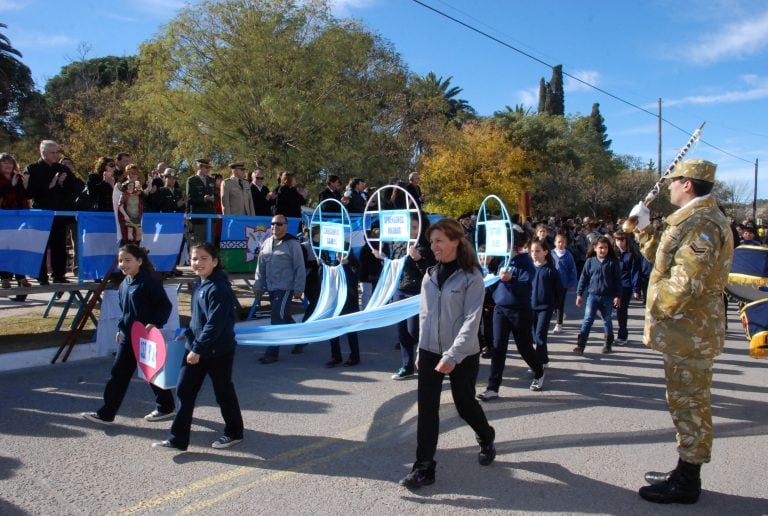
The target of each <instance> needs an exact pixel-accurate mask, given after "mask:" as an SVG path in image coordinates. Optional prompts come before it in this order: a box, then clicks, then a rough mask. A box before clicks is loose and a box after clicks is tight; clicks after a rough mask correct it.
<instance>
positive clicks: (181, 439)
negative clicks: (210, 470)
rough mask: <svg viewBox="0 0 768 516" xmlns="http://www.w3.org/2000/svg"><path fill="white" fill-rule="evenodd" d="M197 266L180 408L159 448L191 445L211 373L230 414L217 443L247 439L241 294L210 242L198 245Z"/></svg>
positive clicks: (225, 444) (222, 445)
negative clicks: (240, 361)
mask: <svg viewBox="0 0 768 516" xmlns="http://www.w3.org/2000/svg"><path fill="white" fill-rule="evenodd" d="M190 264H191V265H192V270H194V271H195V274H197V275H198V276H199V277H200V280H199V282H198V283H197V284H196V285H195V288H194V289H193V293H192V319H191V320H190V323H189V328H187V329H186V331H185V332H184V333H182V334H181V335H180V336H179V340H186V344H185V348H186V349H187V354H186V356H185V357H184V365H183V366H182V367H181V372H180V373H179V385H178V387H177V389H176V390H177V393H178V396H179V412H178V414H177V415H176V418H175V419H174V420H173V425H172V426H171V433H170V436H169V438H168V439H167V440H165V441H161V442H158V443H154V444H153V445H152V446H153V447H155V448H170V449H176V450H181V451H184V450H186V449H187V446H189V437H190V435H189V434H190V428H191V427H192V413H193V411H194V410H195V400H196V399H197V394H198V392H200V388H201V387H202V386H203V381H204V380H205V377H206V376H210V377H211V382H212V383H213V392H214V394H215V396H216V402H217V403H218V404H219V408H221V415H222V417H223V418H224V435H222V436H221V437H219V438H218V439H216V440H215V441H214V442H213V443H212V444H211V447H213V448H229V447H230V446H234V445H235V444H238V443H240V442H241V441H242V440H243V416H242V414H241V413H240V404H239V402H238V400H237V394H236V393H235V385H234V383H232V364H233V361H234V358H235V346H236V342H235V294H234V292H232V285H230V283H229V278H228V277H227V275H226V274H225V273H224V272H223V271H222V270H221V261H220V259H219V251H218V248H216V247H215V246H214V245H213V244H210V243H208V242H205V243H202V244H198V245H196V246H194V247H193V248H192V252H191V255H190Z"/></svg>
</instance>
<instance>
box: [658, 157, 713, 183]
mask: <svg viewBox="0 0 768 516" xmlns="http://www.w3.org/2000/svg"><path fill="white" fill-rule="evenodd" d="M716 170H717V165H715V164H714V163H712V162H711V161H707V160H703V159H689V160H686V161H683V162H682V163H681V164H680V165H678V166H677V167H675V168H674V169H672V171H671V172H670V173H669V176H668V177H669V179H676V178H678V177H687V178H689V179H701V180H702V181H708V182H710V183H714V182H715V171H716Z"/></svg>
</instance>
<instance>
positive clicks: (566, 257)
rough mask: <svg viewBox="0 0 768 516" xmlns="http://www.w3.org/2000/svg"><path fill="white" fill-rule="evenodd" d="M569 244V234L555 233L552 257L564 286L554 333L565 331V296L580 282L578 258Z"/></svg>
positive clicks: (557, 307)
mask: <svg viewBox="0 0 768 516" xmlns="http://www.w3.org/2000/svg"><path fill="white" fill-rule="evenodd" d="M567 245H568V235H566V234H565V233H564V232H560V233H558V234H557V235H555V249H554V250H553V251H552V254H551V256H552V259H553V260H554V261H555V268H556V269H557V272H558V274H559V275H560V283H561V284H562V286H563V292H562V296H560V302H559V303H558V305H557V306H556V307H555V309H556V310H557V322H556V323H555V328H554V329H553V330H552V333H560V332H562V331H563V315H564V314H565V297H566V295H567V294H568V289H569V288H574V287H575V286H576V284H577V282H578V279H579V278H578V274H577V273H576V260H575V259H574V258H573V254H572V253H571V251H569V250H568V248H567V247H566V246H567Z"/></svg>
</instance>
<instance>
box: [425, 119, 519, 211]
mask: <svg viewBox="0 0 768 516" xmlns="http://www.w3.org/2000/svg"><path fill="white" fill-rule="evenodd" d="M530 166H531V163H530V161H529V160H528V156H527V154H526V152H525V151H524V150H523V149H521V148H520V147H516V146H514V145H512V144H511V143H510V141H509V140H508V139H507V138H506V136H505V134H504V130H502V129H501V128H499V127H496V126H495V125H494V124H493V123H492V122H490V121H484V120H480V121H476V122H470V123H467V124H465V125H464V126H463V127H462V128H461V129H452V130H450V131H449V134H448V136H447V138H446V139H445V141H444V142H443V143H440V144H437V145H435V146H434V147H433V148H432V149H431V151H430V152H429V154H428V155H427V156H425V157H424V158H423V159H422V163H421V170H422V177H423V179H422V184H423V186H424V190H425V191H426V192H428V194H429V202H428V209H429V210H431V211H436V212H439V213H444V214H446V215H453V216H458V215H460V214H461V213H463V212H466V211H474V210H477V208H478V206H480V203H481V202H482V200H483V199H484V198H485V197H486V196H487V195H488V194H490V193H493V194H496V195H498V196H500V197H501V198H502V199H503V200H504V201H505V203H506V204H507V206H508V207H510V208H512V207H513V206H516V205H517V200H518V198H519V196H520V193H522V192H524V191H527V189H528V187H529V176H528V170H529V169H530Z"/></svg>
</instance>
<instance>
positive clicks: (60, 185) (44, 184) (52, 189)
mask: <svg viewBox="0 0 768 516" xmlns="http://www.w3.org/2000/svg"><path fill="white" fill-rule="evenodd" d="M58 159H59V144H58V143H56V142H55V141H53V140H43V141H42V142H40V160H39V161H37V162H36V163H32V164H31V165H28V166H27V169H26V170H25V172H24V173H25V174H28V175H29V185H28V186H27V194H28V195H29V197H31V198H32V208H33V209H38V210H52V211H55V210H62V209H63V207H64V204H65V202H66V199H68V198H71V197H72V196H73V194H74V193H75V180H74V176H73V175H72V172H70V170H69V169H68V168H67V167H65V166H64V165H62V164H61V163H58ZM66 229H67V217H58V216H57V217H54V218H53V225H52V226H51V233H50V234H49V235H48V243H47V245H46V252H47V251H48V250H50V251H51V268H52V269H53V282H54V283H69V281H68V280H67V279H66V278H65V277H64V276H65V275H66V272H67V242H66ZM37 280H38V281H39V282H40V284H41V285H48V268H47V265H46V262H45V260H43V263H42V264H41V266H40V274H39V276H38V278H37Z"/></svg>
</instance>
